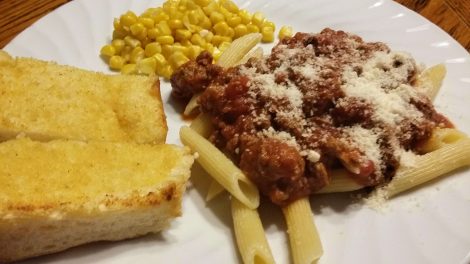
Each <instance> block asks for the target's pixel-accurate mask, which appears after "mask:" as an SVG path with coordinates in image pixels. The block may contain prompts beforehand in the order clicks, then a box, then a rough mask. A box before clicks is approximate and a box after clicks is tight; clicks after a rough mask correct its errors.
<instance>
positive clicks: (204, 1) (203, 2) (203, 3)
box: [194, 0, 211, 7]
mask: <svg viewBox="0 0 470 264" xmlns="http://www.w3.org/2000/svg"><path fill="white" fill-rule="evenodd" d="M194 2H195V3H196V4H197V5H198V6H200V7H204V6H207V5H208V4H209V3H211V0H194Z"/></svg>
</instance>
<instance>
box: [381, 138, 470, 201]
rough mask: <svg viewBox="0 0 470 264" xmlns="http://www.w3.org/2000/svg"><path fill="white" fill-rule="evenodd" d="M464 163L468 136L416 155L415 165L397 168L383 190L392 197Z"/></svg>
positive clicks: (469, 150) (469, 160)
mask: <svg viewBox="0 0 470 264" xmlns="http://www.w3.org/2000/svg"><path fill="white" fill-rule="evenodd" d="M466 165H470V139H469V138H466V139H462V140H460V141H457V142H455V143H451V144H447V145H445V146H443V147H442V148H440V149H437V150H435V151H433V152H430V153H427V154H425V155H422V156H418V157H417V158H416V162H415V166H414V167H407V168H404V169H402V170H398V171H397V174H396V175H395V177H394V178H393V180H392V181H391V182H390V183H389V184H387V185H386V186H385V187H384V191H385V192H386V196H387V197H392V196H394V195H396V194H398V193H400V192H403V191H406V190H409V189H411V188H413V187H416V186H418V185H420V184H423V183H425V182H428V181H430V180H432V179H435V178H437V177H439V176H442V175H445V174H446V173H448V172H450V171H453V170H455V169H457V168H460V167H463V166H466Z"/></svg>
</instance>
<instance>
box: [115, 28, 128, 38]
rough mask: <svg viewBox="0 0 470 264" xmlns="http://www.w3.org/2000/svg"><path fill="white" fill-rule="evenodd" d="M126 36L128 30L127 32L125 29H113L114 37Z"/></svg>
mask: <svg viewBox="0 0 470 264" xmlns="http://www.w3.org/2000/svg"><path fill="white" fill-rule="evenodd" d="M126 36H127V32H125V31H124V30H117V29H115V30H113V39H115V38H120V39H122V38H124V37H126Z"/></svg>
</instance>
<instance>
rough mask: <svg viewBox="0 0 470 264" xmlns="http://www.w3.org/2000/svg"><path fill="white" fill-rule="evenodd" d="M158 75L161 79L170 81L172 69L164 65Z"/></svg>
mask: <svg viewBox="0 0 470 264" xmlns="http://www.w3.org/2000/svg"><path fill="white" fill-rule="evenodd" d="M157 73H158V75H160V76H162V77H163V78H166V79H170V77H171V75H172V74H173V69H172V68H171V66H170V65H166V66H164V67H162V68H160V69H159V71H157Z"/></svg>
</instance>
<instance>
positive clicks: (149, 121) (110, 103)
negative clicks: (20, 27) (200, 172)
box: [0, 51, 194, 263]
mask: <svg viewBox="0 0 470 264" xmlns="http://www.w3.org/2000/svg"><path fill="white" fill-rule="evenodd" d="M0 92H1V94H2V96H1V97H0V112H1V113H0V142H1V143H0V182H2V192H1V193H0V262H2V263H3V262H10V261H16V260H20V259H24V258H29V257H34V256H39V255H44V254H49V253H53V252H58V251H62V250H65V249H67V248H70V247H74V246H77V245H81V244H84V243H89V242H93V241H100V240H121V239H126V238H132V237H136V236H141V235H145V234H148V233H155V232H159V231H160V230H162V229H163V228H165V227H167V226H168V224H169V222H170V220H172V219H173V218H175V217H176V216H179V215H180V214H181V202H182V198H181V197H182V195H183V193H184V191H185V185H186V182H187V180H188V177H189V173H190V167H191V165H192V163H193V159H194V158H193V156H192V155H191V154H190V152H189V149H187V148H181V147H177V146H173V145H165V144H164V143H165V139H166V134H167V125H166V119H165V114H164V111H163V105H162V100H161V95H160V90H159V82H158V78H156V77H155V76H151V77H144V76H124V75H123V76H112V75H105V74H101V73H95V72H90V71H86V70H81V69H77V68H73V67H69V66H63V65H58V64H55V63H52V62H45V61H39V60H35V59H29V58H16V59H13V58H12V57H11V56H9V55H8V54H7V53H5V52H2V51H0Z"/></svg>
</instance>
